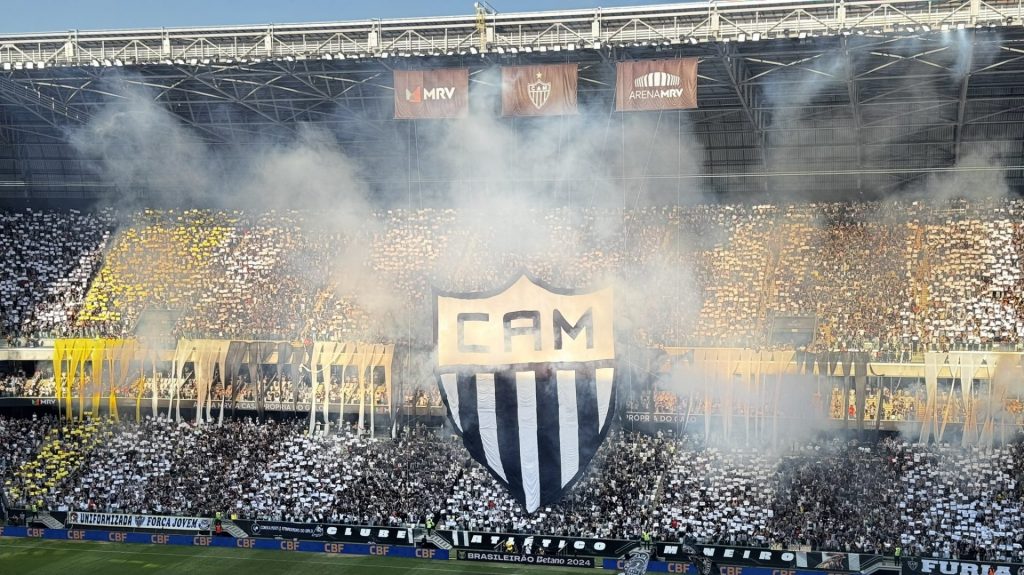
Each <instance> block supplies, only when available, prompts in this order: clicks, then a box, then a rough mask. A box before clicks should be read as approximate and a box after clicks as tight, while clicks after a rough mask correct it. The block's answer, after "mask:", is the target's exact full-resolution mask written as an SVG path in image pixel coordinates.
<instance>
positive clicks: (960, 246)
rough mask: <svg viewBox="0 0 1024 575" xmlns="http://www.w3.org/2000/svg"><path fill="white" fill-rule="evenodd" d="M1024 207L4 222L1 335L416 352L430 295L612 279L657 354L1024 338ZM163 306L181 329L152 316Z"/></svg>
mask: <svg viewBox="0 0 1024 575" xmlns="http://www.w3.org/2000/svg"><path fill="white" fill-rule="evenodd" d="M1022 212H1024V203H1022V202H1020V201H1000V202H990V203H985V204H972V205H968V204H966V203H964V202H954V203H951V204H944V205H942V206H939V207H925V206H923V205H919V204H916V203H904V204H899V203H890V204H878V203H863V204H802V205H794V206H744V205H698V206H671V207H669V206H665V207H639V208H635V209H629V210H624V211H623V210H607V209H597V208H582V209H572V210H570V209H558V210H545V211H539V210H538V211H537V212H536V213H531V214H528V216H529V218H527V219H528V220H530V223H527V224H524V226H525V227H523V228H522V230H521V233H522V236H521V237H512V238H510V237H504V236H506V235H508V234H509V233H518V231H517V230H519V228H516V227H507V226H506V227H505V228H501V229H500V230H498V231H495V232H494V233H489V232H488V229H489V228H488V226H487V225H480V222H487V221H488V219H493V218H502V217H503V216H502V215H497V214H483V213H481V214H467V213H462V212H456V211H455V210H451V209H414V210H408V209H405V210H403V209H393V210H386V211H382V212H380V213H379V214H377V219H376V221H374V222H368V223H367V225H366V226H364V227H361V228H360V229H337V228H336V227H335V226H332V225H331V222H330V221H323V219H322V218H321V217H320V216H319V215H318V214H311V213H300V212H267V213H242V212H235V211H200V210H187V211H173V210H170V211H152V210H147V211H144V212H141V213H138V214H134V215H132V216H130V217H127V216H125V221H126V223H124V224H122V225H121V226H120V227H119V228H117V229H116V231H112V230H114V225H113V215H112V214H111V213H110V212H103V213H99V214H80V213H76V212H60V213H58V212H31V211H25V212H12V213H5V214H0V218H2V222H3V226H2V228H0V251H3V252H4V253H5V254H6V255H7V260H6V265H5V266H4V268H3V270H2V271H0V330H2V332H3V334H4V335H5V336H7V338H8V339H9V340H11V342H12V343H17V342H18V341H19V338H26V337H32V338H35V337H41V336H43V337H45V336H71V335H84V336H123V335H125V334H130V333H140V334H143V335H160V336H164V337H167V336H182V335H184V336H191V337H215V338H271V337H273V338H285V339H293V338H311V339H338V340H342V339H363V340H373V341H381V340H388V341H403V340H405V341H413V342H427V341H430V339H431V337H432V335H431V330H430V325H431V323H430V319H429V314H430V310H431V309H432V308H431V302H430V294H431V286H436V287H437V288H440V289H442V290H446V291H459V292H465V291H473V290H481V289H493V288H494V287H496V286H500V285H502V284H504V283H505V282H507V281H508V280H509V279H510V276H512V275H513V274H515V273H516V272H517V271H518V270H523V269H525V270H528V271H529V272H531V273H532V274H534V275H535V276H538V277H540V278H541V279H542V280H545V281H547V282H549V283H551V284H553V285H558V286H564V287H587V286H591V285H600V284H602V283H605V282H608V281H614V282H616V285H617V287H618V288H619V290H620V293H619V297H620V299H621V300H622V301H623V302H624V305H622V306H620V308H619V309H620V314H623V315H624V316H625V322H626V323H628V325H629V327H630V328H631V329H632V332H633V334H634V336H635V338H636V339H637V340H638V341H639V342H640V343H642V344H651V345H730V346H733V345H741V346H766V345H771V344H772V342H771V339H770V334H771V331H772V329H771V324H772V318H774V317H779V316H802V317H810V318H817V321H818V325H819V326H820V329H819V330H818V334H817V339H816V341H815V342H814V345H815V346H816V347H818V348H830V349H883V350H897V349H907V348H909V347H913V346H914V345H928V346H939V347H943V346H947V347H958V346H968V345H981V346H985V345H989V344H1007V345H1010V346H1013V345H1016V344H1019V343H1021V339H1022V336H1024V315H1022V313H1024V301H1022V299H1021V295H1020V294H1021V289H1020V288H1021V283H1022V277H1024V274H1022V267H1021V258H1020V254H1021V253H1022V251H1024V218H1022V217H1021V215H1022ZM147 309H150V310H173V312H174V316H175V317H177V319H176V324H175V327H174V328H173V333H170V334H167V333H159V334H151V333H150V331H152V329H153V327H152V326H147V325H146V322H142V324H141V325H140V321H139V320H140V317H143V316H144V314H143V312H144V311H145V310H147Z"/></svg>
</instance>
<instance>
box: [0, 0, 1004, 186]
mask: <svg viewBox="0 0 1024 575" xmlns="http://www.w3.org/2000/svg"><path fill="white" fill-rule="evenodd" d="M681 56H682V57H697V58H699V66H698V75H699V77H698V105H699V107H698V108H697V109H694V110H686V111H680V112H665V113H661V114H660V115H658V117H657V125H658V126H659V129H662V130H667V131H672V130H677V131H678V132H680V133H684V132H685V133H686V134H687V137H692V138H694V139H695V140H696V141H697V143H698V144H699V149H700V150H701V152H700V153H701V154H702V155H703V158H702V163H703V165H702V168H701V169H700V170H698V173H693V172H684V171H682V170H681V171H679V172H678V173H672V172H671V171H667V172H665V171H662V172H659V173H643V172H642V170H641V172H640V173H634V174H632V175H630V176H628V177H629V178H632V179H634V180H638V181H645V182H651V185H652V187H657V186H658V185H661V184H664V183H665V182H670V183H671V184H670V185H671V186H672V187H678V186H685V185H688V184H689V183H699V184H700V185H702V186H706V187H707V188H708V189H712V190H714V191H717V192H722V193H728V194H741V195H749V196H751V197H755V198H756V197H760V196H761V195H763V194H765V193H766V192H771V191H773V190H777V189H785V190H787V191H791V192H797V193H805V194H807V195H808V196H809V197H815V194H818V193H825V192H829V193H831V194H832V197H835V195H838V196H840V197H847V198H849V197H874V196H878V195H881V194H889V193H892V192H894V191H898V190H901V189H906V188H908V187H912V186H914V185H915V184H917V183H920V182H921V181H922V179H924V178H926V177H927V176H928V175H929V174H935V173H939V172H943V171H958V172H959V173H972V172H982V171H1001V170H1006V173H1007V175H1008V181H1009V182H1010V184H1011V186H1013V187H1014V188H1019V187H1022V184H1024V167H1022V166H1024V160H1021V156H1022V146H1021V140H1022V137H1024V5H1022V3H1021V2H1019V1H1018V0H992V1H982V0H947V1H942V0H935V1H918V0H889V1H877V0H850V1H842V0H840V1H833V0H828V1H817V0H803V1H795V0H773V1H768V0H757V1H736V0H732V1H712V2H710V3H683V4H664V5H657V6H645V7H631V8H615V9H593V10H570V11H551V12H534V13H508V14H504V13H491V12H489V11H483V10H478V12H477V14H470V15H466V16H453V17H442V18H416V19H398V20H363V21H352V22H329V23H312V24H295V25H278V24H275V25H263V26H230V27H215V28H187V29H185V28H174V29H171V28H168V29H151V30H116V31H78V30H74V31H68V32H59V33H47V34H23V35H8V36H0V199H3V200H6V201H12V200H14V201H23V200H30V201H40V200H45V201H58V202H59V201H66V200H87V199H90V198H96V197H102V196H103V194H104V193H106V191H107V190H108V189H109V188H110V186H111V184H110V183H109V182H105V181H103V178H102V177H100V175H99V174H98V173H97V171H96V169H95V167H94V165H93V163H92V162H91V161H90V160H89V159H88V158H83V157H82V156H81V155H80V154H78V153H77V152H76V151H75V150H74V149H73V148H72V147H71V146H70V145H69V143H68V141H69V134H70V133H73V132H74V131H75V130H76V129H78V128H79V127H81V126H84V125H87V124H88V123H89V122H90V121H91V120H92V119H94V118H96V117H97V116H98V115H100V114H102V112H103V110H104V108H105V107H106V106H110V105H111V104H112V103H115V102H117V101H119V100H122V99H124V98H125V94H126V93H128V92H130V91H132V90H136V91H141V92H142V93H144V94H146V95H147V96H146V97H148V98H152V99H153V100H155V101H156V102H158V103H159V104H161V105H162V106H164V107H166V109H168V110H170V111H171V112H173V113H174V114H175V115H176V116H177V117H178V118H180V120H181V122H182V123H183V124H184V125H186V126H188V127H189V129H190V130H192V132H193V133H194V134H195V135H196V137H197V138H198V139H199V140H201V141H203V142H205V143H207V144H209V145H211V146H221V147H222V148H223V149H230V150H234V151H235V152H234V153H245V152H244V150H245V144H246V142H250V141H255V140H257V139H266V138H270V139H275V138H278V139H286V138H288V137H289V136H291V135H293V134H294V133H295V132H296V130H297V129H298V128H297V127H298V126H299V124H300V123H303V122H311V123H317V124H321V125H323V126H325V127H328V128H330V129H331V130H332V131H333V133H335V134H336V135H337V137H338V140H339V142H340V145H342V146H343V147H344V149H346V150H347V151H349V152H350V153H352V154H355V155H357V156H359V157H360V158H361V159H362V160H364V161H365V162H366V163H367V165H370V166H375V165H381V166H384V165H392V164H394V165H403V166H404V165H408V163H409V158H410V157H411V155H412V154H414V153H415V149H414V148H415V147H416V146H419V145H424V143H423V142H419V141H417V140H416V137H415V129H414V128H413V127H411V123H410V122H409V121H396V120H394V119H393V90H392V87H391V86H392V82H391V71H392V70H394V69H416V68H430V67H448V66H466V67H469V68H470V69H471V80H472V81H471V92H472V91H474V90H478V89H479V90H483V88H485V87H487V86H489V85H493V82H494V78H495V76H494V75H493V74H494V73H495V72H494V70H496V69H497V67H498V66H501V65H509V64H518V63H540V62H577V63H578V64H579V70H580V93H579V101H580V105H581V108H582V109H583V110H585V111H586V113H587V114H594V115H599V116H601V117H602V120H601V121H603V122H605V123H606V124H607V125H608V126H609V127H608V129H609V130H612V131H614V130H616V129H617V128H616V127H617V126H619V125H621V123H622V122H623V121H624V116H625V115H624V114H623V113H616V112H613V111H612V110H614V83H615V63H616V62H617V61H621V60H625V59H642V58H671V57H681ZM474 105H475V106H476V105H478V104H476V103H475V104H474ZM488 106H492V107H493V111H494V114H495V115H498V114H499V113H500V111H499V109H498V105H497V99H496V98H491V99H489V100H487V102H486V103H485V104H484V107H485V108H487V107H488ZM645 114H658V113H656V112H647V113H645ZM588 117H589V116H588ZM501 121H504V122H510V123H513V122H526V121H525V120H521V119H520V120H511V119H503V120H501ZM530 121H538V122H543V121H548V122H550V121H552V120H550V119H548V120H530ZM419 122H427V121H418V122H417V123H419ZM653 141H654V140H652V142H653ZM371 172H372V173H374V174H377V175H375V176H374V178H376V179H375V180H373V183H374V184H375V185H377V186H379V187H380V189H381V190H382V191H384V192H386V190H387V189H389V188H390V187H396V186H397V187H400V188H402V189H405V188H406V187H408V186H410V185H415V184H420V185H424V186H426V185H435V186H436V185H445V182H436V181H429V178H428V177H427V176H422V177H420V176H410V175H409V174H402V175H397V174H396V173H395V170H390V171H389V170H371ZM624 177H626V176H624ZM399 178H400V179H401V181H398V179H399Z"/></svg>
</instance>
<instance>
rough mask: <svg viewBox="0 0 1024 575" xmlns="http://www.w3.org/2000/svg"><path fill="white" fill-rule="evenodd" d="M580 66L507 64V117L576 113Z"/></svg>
mask: <svg viewBox="0 0 1024 575" xmlns="http://www.w3.org/2000/svg"><path fill="white" fill-rule="evenodd" d="M578 68H579V66H578V65H576V64H550V65H537V66H507V67H503V68H502V69H501V113H502V114H504V115H505V116H556V115H562V114H575V113H576V82H577V72H578Z"/></svg>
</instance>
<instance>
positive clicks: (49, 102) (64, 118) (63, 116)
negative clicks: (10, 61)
mask: <svg viewBox="0 0 1024 575" xmlns="http://www.w3.org/2000/svg"><path fill="white" fill-rule="evenodd" d="M0 99H2V100H5V101H7V102H10V103H12V104H16V105H18V106H21V107H23V108H25V109H26V110H28V111H29V112H31V113H32V115H34V116H36V117H37V118H39V119H40V120H42V121H43V122H46V124H48V125H49V126H50V127H51V128H57V129H61V128H63V127H64V126H65V125H67V124H68V123H72V124H83V123H85V122H87V121H88V120H89V119H90V118H89V116H88V115H87V114H85V113H84V112H79V111H77V110H73V109H71V108H69V107H67V106H65V105H64V104H63V103H61V102H59V101H57V100H56V99H54V98H52V97H50V96H47V95H45V94H43V93H42V92H40V91H38V90H33V89H31V88H28V87H26V86H23V85H22V84H20V83H18V82H15V81H14V80H11V79H10V78H9V77H7V76H4V75H0Z"/></svg>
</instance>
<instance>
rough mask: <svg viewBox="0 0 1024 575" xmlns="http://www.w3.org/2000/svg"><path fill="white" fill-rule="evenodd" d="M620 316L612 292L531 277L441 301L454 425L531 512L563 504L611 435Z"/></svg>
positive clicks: (440, 342)
mask: <svg viewBox="0 0 1024 575" xmlns="http://www.w3.org/2000/svg"><path fill="white" fill-rule="evenodd" d="M613 311H614V310H613V301H612V291H611V288H606V289H602V290H598V291H594V292H591V293H576V292H572V291H560V290H554V289H551V288H548V287H545V286H542V285H540V284H539V283H538V282H537V281H535V280H533V279H531V278H529V277H527V276H525V275H524V276H522V277H520V278H519V279H518V280H516V281H515V282H514V283H512V284H511V285H510V286H508V287H507V288H505V289H502V290H499V291H497V292H492V293H475V294H462V295H451V294H439V295H438V296H437V310H436V312H437V314H436V324H435V328H436V330H437V331H436V335H437V355H438V366H437V373H438V384H439V385H440V388H441V395H442V397H443V398H444V402H445V406H446V407H447V409H448V417H449V419H450V420H451V422H452V425H453V426H454V427H455V430H456V431H457V432H458V433H459V434H460V435H461V436H462V442H463V444H464V445H465V446H466V449H467V450H469V453H470V455H472V456H473V458H474V459H476V460H477V461H478V462H480V464H482V465H484V466H485V467H486V468H487V469H488V470H489V471H490V472H491V474H492V475H494V477H495V478H496V479H498V481H500V482H501V483H502V484H504V485H505V486H506V487H507V488H508V489H509V491H510V492H511V494H512V496H513V497H515V498H516V499H517V500H518V501H519V502H520V503H522V504H523V505H524V506H525V508H526V510H527V512H531V513H532V512H533V511H535V510H536V509H537V508H538V507H540V506H542V505H548V504H551V503H554V502H556V501H558V500H559V499H560V498H561V497H562V494H563V493H564V492H565V491H566V490H568V489H569V488H571V487H572V485H573V483H574V482H575V481H576V480H578V479H579V478H580V477H581V476H582V475H583V472H584V471H585V470H586V468H587V465H588V464H589V463H590V460H591V459H592V458H593V457H594V454H595V453H596V452H597V448H598V447H599V446H600V444H601V442H602V441H603V440H604V437H605V435H606V434H607V432H608V427H609V423H610V421H611V419H612V418H611V415H612V412H613V409H614V402H615V367H614V360H615V336H614V330H613V328H612V317H613Z"/></svg>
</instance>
